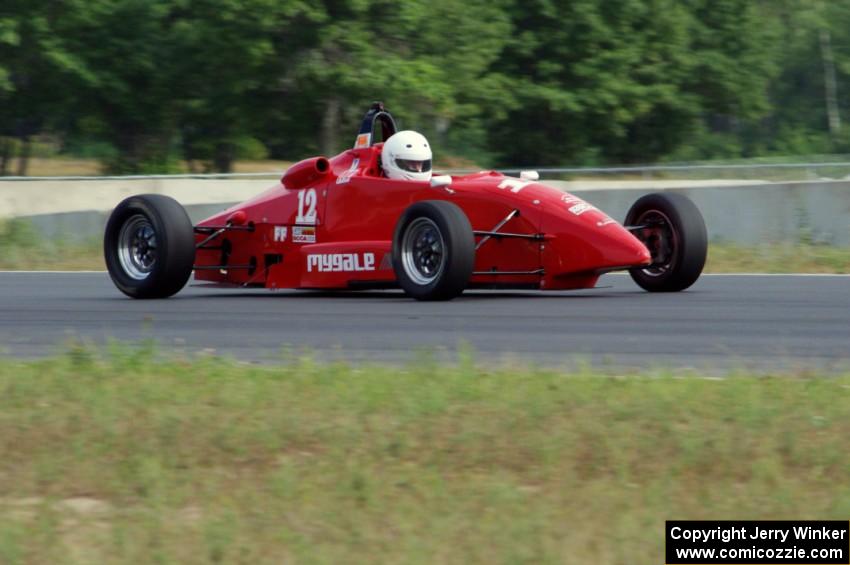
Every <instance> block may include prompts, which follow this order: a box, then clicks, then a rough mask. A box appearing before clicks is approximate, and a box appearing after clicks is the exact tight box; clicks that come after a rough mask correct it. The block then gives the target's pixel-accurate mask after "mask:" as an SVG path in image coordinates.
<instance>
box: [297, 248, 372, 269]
mask: <svg viewBox="0 0 850 565" xmlns="http://www.w3.org/2000/svg"><path fill="white" fill-rule="evenodd" d="M374 270H375V254H374V253H363V254H362V256H361V254H360V253H322V254H314V255H307V272H308V273H312V272H313V271H318V272H320V273H359V272H363V271H374Z"/></svg>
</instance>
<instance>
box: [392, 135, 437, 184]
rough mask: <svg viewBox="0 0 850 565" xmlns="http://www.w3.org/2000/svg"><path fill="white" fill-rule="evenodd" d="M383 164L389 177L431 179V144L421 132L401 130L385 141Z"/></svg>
mask: <svg viewBox="0 0 850 565" xmlns="http://www.w3.org/2000/svg"><path fill="white" fill-rule="evenodd" d="M381 166H382V167H383V168H384V173H385V174H386V175H387V178H391V179H398V180H418V181H426V182H427V181H429V180H431V146H430V145H428V140H427V139H425V136H424V135H422V134H421V133H416V132H415V131H400V132H398V133H396V134H395V135H393V136H392V137H390V138H389V139H388V140H387V141H386V142H385V143H384V149H383V150H382V151H381Z"/></svg>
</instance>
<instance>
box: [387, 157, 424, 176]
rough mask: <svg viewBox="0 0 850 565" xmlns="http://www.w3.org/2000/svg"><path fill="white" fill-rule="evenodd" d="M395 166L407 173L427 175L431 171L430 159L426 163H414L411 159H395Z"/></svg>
mask: <svg viewBox="0 0 850 565" xmlns="http://www.w3.org/2000/svg"><path fill="white" fill-rule="evenodd" d="M395 164H396V166H397V167H398V168H399V169H401V170H402V171H406V172H408V173H427V172H429V171H430V170H431V159H428V160H427V161H414V160H412V159H396V160H395Z"/></svg>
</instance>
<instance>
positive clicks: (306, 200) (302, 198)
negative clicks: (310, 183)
mask: <svg viewBox="0 0 850 565" xmlns="http://www.w3.org/2000/svg"><path fill="white" fill-rule="evenodd" d="M317 201H318V198H317V197H316V189H315V188H308V189H307V190H299V191H298V216H297V217H296V218H295V223H296V224H309V225H315V224H316V204H317Z"/></svg>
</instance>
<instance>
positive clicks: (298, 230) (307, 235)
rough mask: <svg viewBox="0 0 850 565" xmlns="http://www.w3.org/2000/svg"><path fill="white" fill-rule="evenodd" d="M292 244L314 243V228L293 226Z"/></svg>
mask: <svg viewBox="0 0 850 565" xmlns="http://www.w3.org/2000/svg"><path fill="white" fill-rule="evenodd" d="M292 242H293V243H316V228H314V227H312V226H293V227H292Z"/></svg>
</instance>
